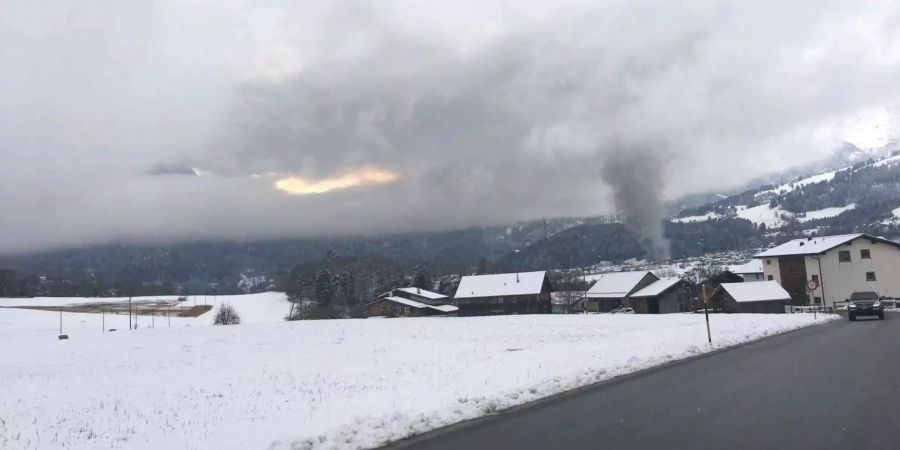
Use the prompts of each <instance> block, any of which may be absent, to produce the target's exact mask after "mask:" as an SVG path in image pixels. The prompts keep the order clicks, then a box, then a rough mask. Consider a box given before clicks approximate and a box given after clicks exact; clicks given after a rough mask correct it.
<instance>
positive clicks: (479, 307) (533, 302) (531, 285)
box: [453, 271, 553, 316]
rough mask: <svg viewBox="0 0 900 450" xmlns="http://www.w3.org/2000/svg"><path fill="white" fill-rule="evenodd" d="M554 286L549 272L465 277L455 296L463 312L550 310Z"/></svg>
mask: <svg viewBox="0 0 900 450" xmlns="http://www.w3.org/2000/svg"><path fill="white" fill-rule="evenodd" d="M552 291H553V287H552V286H551V285H550V279H549V278H548V277H547V272H545V271H539V272H516V273H498V274H492V275H470V276H465V277H462V279H461V280H460V281H459V286H458V287H457V288H456V295H454V296H453V297H454V300H455V301H456V304H457V306H459V315H460V316H488V315H501V314H550V312H551V306H550V293H551V292H552Z"/></svg>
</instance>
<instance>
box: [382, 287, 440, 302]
mask: <svg viewBox="0 0 900 450" xmlns="http://www.w3.org/2000/svg"><path fill="white" fill-rule="evenodd" d="M394 290H395V291H403V292H406V293H409V294H414V295H418V296H421V297H425V298H428V299H432V300H440V299H443V298H447V296H446V295H443V294H438V293H437V292H431V291H426V290H425V289H419V288H414V287H405V288H399V289H394Z"/></svg>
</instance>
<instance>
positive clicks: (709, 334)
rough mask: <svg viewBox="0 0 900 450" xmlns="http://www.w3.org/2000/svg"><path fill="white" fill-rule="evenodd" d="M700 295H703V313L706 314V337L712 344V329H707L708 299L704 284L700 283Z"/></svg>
mask: <svg viewBox="0 0 900 450" xmlns="http://www.w3.org/2000/svg"><path fill="white" fill-rule="evenodd" d="M700 296H701V297H703V314H704V315H706V339H707V340H708V341H709V344H710V345H712V331H711V330H710V329H709V299H708V298H706V285H705V284H701V285H700Z"/></svg>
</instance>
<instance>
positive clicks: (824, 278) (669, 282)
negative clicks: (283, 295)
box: [367, 233, 900, 317]
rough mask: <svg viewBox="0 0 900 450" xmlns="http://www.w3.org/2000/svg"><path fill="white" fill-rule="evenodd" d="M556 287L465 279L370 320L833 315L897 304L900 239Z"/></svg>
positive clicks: (379, 307) (821, 243)
mask: <svg viewBox="0 0 900 450" xmlns="http://www.w3.org/2000/svg"><path fill="white" fill-rule="evenodd" d="M582 277H583V280H584V282H585V283H584V284H585V286H587V288H586V289H585V290H583V291H557V290H555V289H554V287H553V284H552V283H551V280H550V278H549V276H548V272H547V271H533V272H515V273H499V274H487V275H470V276H464V277H462V279H461V280H460V282H459V286H458V287H457V289H456V293H455V295H454V296H453V297H452V298H451V297H449V296H446V295H442V294H439V293H435V292H431V291H428V290H425V289H422V288H418V287H402V288H397V289H393V290H391V291H389V292H385V293H383V294H381V295H379V296H378V298H376V299H374V300H373V301H371V302H370V303H369V304H368V305H367V312H368V315H369V316H370V317H419V316H489V315H513V314H550V313H554V314H577V313H633V314H668V313H692V312H697V311H701V310H702V311H712V312H723V313H785V312H792V311H805V310H809V309H818V310H822V311H834V310H835V309H836V308H839V307H840V306H842V305H843V304H845V303H846V301H847V299H848V298H849V297H850V294H851V293H853V292H859V291H866V292H876V293H878V294H879V296H881V297H885V298H900V243H897V242H894V241H890V240H887V239H884V238H881V237H877V236H871V235H868V234H863V233H856V234H844V235H834V236H819V237H806V238H801V239H794V240H792V241H789V242H786V243H784V244H781V245H779V246H776V247H773V248H770V249H768V250H765V251H762V252H760V253H758V254H756V255H754V256H753V258H752V259H751V260H750V261H748V262H746V263H745V264H741V265H735V266H729V267H725V268H723V270H721V271H720V272H718V273H715V274H710V276H709V277H708V278H706V279H705V280H702V281H700V282H699V283H695V282H692V281H690V280H688V279H686V278H680V277H666V276H662V277H661V276H658V275H657V274H655V273H654V272H653V271H650V270H642V271H618V272H607V273H600V274H591V275H588V274H583V275H582Z"/></svg>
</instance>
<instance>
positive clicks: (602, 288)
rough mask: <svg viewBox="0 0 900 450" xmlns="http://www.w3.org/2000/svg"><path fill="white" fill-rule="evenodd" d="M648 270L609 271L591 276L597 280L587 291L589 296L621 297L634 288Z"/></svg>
mask: <svg viewBox="0 0 900 450" xmlns="http://www.w3.org/2000/svg"><path fill="white" fill-rule="evenodd" d="M648 274H650V272H648V271H642V272H610V273H603V274H600V275H596V276H594V277H592V278H593V279H595V280H596V281H597V282H596V283H594V285H593V286H591V288H590V289H588V291H587V295H586V296H587V297H589V298H621V297H625V296H626V295H628V293H630V292H631V291H633V290H634V288H635V287H636V286H637V284H638V283H639V282H640V281H641V280H642V279H643V278H644V277H645V276H647V275H648Z"/></svg>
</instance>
